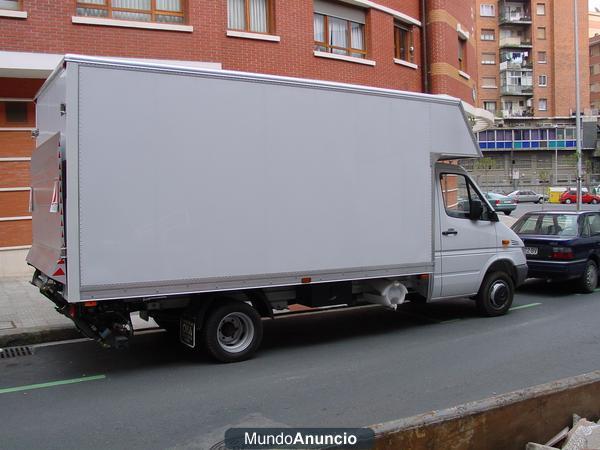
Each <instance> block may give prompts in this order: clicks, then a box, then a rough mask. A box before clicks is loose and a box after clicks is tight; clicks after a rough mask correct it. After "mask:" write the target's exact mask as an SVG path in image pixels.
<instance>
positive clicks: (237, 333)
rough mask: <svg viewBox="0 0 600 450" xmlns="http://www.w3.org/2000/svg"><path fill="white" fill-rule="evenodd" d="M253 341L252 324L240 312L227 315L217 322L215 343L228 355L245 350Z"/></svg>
mask: <svg viewBox="0 0 600 450" xmlns="http://www.w3.org/2000/svg"><path fill="white" fill-rule="evenodd" d="M253 340H254V324H253V323H252V320H251V319H250V317H248V316H247V315H246V314H244V313H241V312H232V313H229V314H227V315H226V316H225V317H223V318H222V319H221V321H220V322H219V326H218V328H217V341H218V342H219V346H220V347H221V348H222V349H223V350H225V351H227V352H229V353H240V352H243V351H244V350H246V349H247V348H248V347H249V346H250V344H251V343H252V341H253Z"/></svg>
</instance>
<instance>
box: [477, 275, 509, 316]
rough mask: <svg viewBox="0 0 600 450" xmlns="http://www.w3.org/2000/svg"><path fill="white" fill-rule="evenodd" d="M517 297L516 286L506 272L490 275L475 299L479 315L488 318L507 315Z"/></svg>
mask: <svg viewBox="0 0 600 450" xmlns="http://www.w3.org/2000/svg"><path fill="white" fill-rule="evenodd" d="M514 295H515V285H514V283H513V281H512V279H511V278H510V276H508V274H506V273H505V272H492V273H488V274H487V275H486V276H485V278H484V279H483V283H481V287H480V288H479V292H478V293H477V296H476V297H475V302H476V304H477V309H478V310H479V313H480V314H481V315H483V316H486V317H495V316H501V315H503V314H506V313H507V312H508V310H509V309H510V307H511V305H512V302H513V298H514Z"/></svg>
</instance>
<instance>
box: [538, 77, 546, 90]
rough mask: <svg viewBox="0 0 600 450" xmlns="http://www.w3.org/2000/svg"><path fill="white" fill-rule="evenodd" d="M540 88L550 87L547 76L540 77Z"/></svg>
mask: <svg viewBox="0 0 600 450" xmlns="http://www.w3.org/2000/svg"><path fill="white" fill-rule="evenodd" d="M538 86H542V87H544V86H548V77H547V76H546V75H540V76H538Z"/></svg>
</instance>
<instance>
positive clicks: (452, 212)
mask: <svg viewBox="0 0 600 450" xmlns="http://www.w3.org/2000/svg"><path fill="white" fill-rule="evenodd" d="M440 186H441V189H442V197H443V199H444V207H445V208H446V214H448V215H449V216H450V217H457V218H460V219H468V218H469V215H470V212H471V204H472V202H473V201H479V202H480V203H481V205H482V206H483V208H484V212H483V214H482V217H481V218H480V219H482V220H489V219H488V211H487V208H486V206H485V205H486V202H485V201H484V200H483V199H482V198H481V197H480V196H479V193H478V192H477V191H476V190H475V188H474V187H473V185H472V184H471V183H470V182H469V180H468V179H467V178H466V177H465V176H464V175H457V174H453V173H443V174H441V176H440Z"/></svg>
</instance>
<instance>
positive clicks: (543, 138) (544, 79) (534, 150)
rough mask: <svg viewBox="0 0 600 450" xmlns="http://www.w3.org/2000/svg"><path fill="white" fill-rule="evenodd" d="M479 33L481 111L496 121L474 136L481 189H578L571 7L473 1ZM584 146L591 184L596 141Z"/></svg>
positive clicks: (584, 82) (584, 19)
mask: <svg viewBox="0 0 600 450" xmlns="http://www.w3.org/2000/svg"><path fill="white" fill-rule="evenodd" d="M577 1H578V2H579V3H578V8H579V14H578V17H579V30H580V31H579V36H578V39H579V53H580V55H579V56H580V74H581V75H580V80H581V89H580V94H581V106H582V111H584V112H585V113H586V114H588V115H589V114H590V94H589V89H588V83H589V74H590V70H589V55H588V4H587V0H577ZM476 25H477V42H478V46H477V47H478V63H479V86H478V89H479V92H480V95H479V99H478V104H479V105H480V106H481V107H483V108H485V109H487V110H488V111H490V112H492V113H493V114H495V116H496V125H497V126H496V128H495V129H491V130H487V131H484V132H481V133H480V134H479V142H480V147H481V149H482V150H483V152H484V155H485V156H486V158H485V159H484V160H483V161H482V162H481V163H480V164H479V165H480V167H478V163H474V166H472V168H473V169H474V170H475V171H476V172H477V174H478V176H479V179H480V180H479V181H480V183H481V184H482V185H484V186H486V187H487V188H489V189H496V190H499V191H510V190H513V189H516V188H518V187H527V188H534V189H538V190H545V188H546V187H547V186H548V185H572V184H573V183H575V182H576V170H575V167H576V157H575V156H574V153H575V147H576V141H575V119H574V115H575V109H576V101H575V97H576V95H575V70H574V66H575V57H574V55H575V51H574V48H575V40H574V3H573V1H566V0H565V1H562V0H510V1H508V0H497V1H492V0H477V11H476ZM584 126H585V127H587V129H588V131H589V129H591V127H593V126H594V125H593V124H592V121H591V120H586V121H585V124H584ZM585 135H586V136H589V132H586V133H585ZM583 143H584V148H585V149H586V152H585V158H586V160H587V162H586V163H585V164H584V166H585V167H586V168H587V169H588V170H587V171H588V174H587V175H588V177H587V180H586V181H588V182H591V181H592V175H594V176H595V174H594V173H593V172H594V171H595V170H596V169H595V168H594V167H593V165H592V154H593V149H594V147H595V139H584V141H583ZM467 164H468V163H467ZM471 164H473V163H471Z"/></svg>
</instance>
